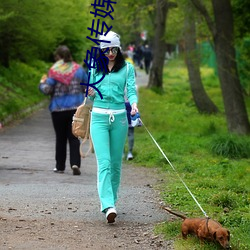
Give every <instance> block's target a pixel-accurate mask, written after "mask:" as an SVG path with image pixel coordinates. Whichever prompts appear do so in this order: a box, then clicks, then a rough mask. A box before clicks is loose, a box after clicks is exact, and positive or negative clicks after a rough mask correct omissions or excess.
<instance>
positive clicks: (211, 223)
mask: <svg viewBox="0 0 250 250" xmlns="http://www.w3.org/2000/svg"><path fill="white" fill-rule="evenodd" d="M163 209H165V210H166V211H168V212H169V213H171V214H173V215H175V216H178V217H180V218H182V219H183V222H182V225H181V233H182V237H183V239H187V235H188V234H193V235H196V236H197V237H198V238H199V239H200V241H201V242H202V241H204V240H208V241H215V242H218V243H219V244H220V245H221V246H222V247H223V249H231V247H230V244H229V241H230V232H229V230H227V229H226V228H224V227H222V225H221V224H220V223H219V222H217V221H215V220H212V219H210V218H187V217H186V216H185V215H182V214H179V213H177V212H173V211H172V210H171V209H169V208H166V207H163Z"/></svg>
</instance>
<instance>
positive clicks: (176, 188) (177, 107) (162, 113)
mask: <svg viewBox="0 0 250 250" xmlns="http://www.w3.org/2000/svg"><path fill="white" fill-rule="evenodd" d="M201 74H202V78H203V84H204V85H205V89H206V91H207V93H208V94H209V96H210V98H211V99H212V101H213V102H214V103H215V104H216V105H217V106H218V108H219V110H220V113H219V114H217V115H202V114H199V113H198V112H197V109H196V107H195V105H194V102H193V100H192V94H191V91H190V88H189V83H188V76H187V71H186V67H185V65H184V64H183V61H181V60H173V61H170V62H169V63H168V64H167V65H166V67H165V69H164V93H161V94H159V93H157V92H154V91H152V90H149V89H146V88H141V89H140V90H139V96H140V103H139V109H140V113H141V117H142V121H143V122H144V124H145V126H146V127H147V128H148V130H149V131H150V133H152V135H153V137H154V138H155V140H156V141H157V143H158V144H159V145H160V147H161V149H162V150H163V152H164V153H165V155H166V156H167V158H168V159H169V161H170V162H171V163H172V166H173V168H174V169H173V168H172V167H171V166H170V164H169V163H168V162H167V160H166V159H165V158H164V156H163V155H162V154H161V152H160V151H159V149H158V148H157V146H156V145H155V144H154V142H153V140H152V139H151V137H150V136H149V135H148V133H147V131H146V130H145V128H144V127H140V128H136V130H135V149H134V155H135V158H134V160H133V163H134V164H135V165H138V166H147V167H156V168H158V169H159V171H160V173H161V175H162V180H163V181H162V184H159V186H157V188H158V189H159V190H160V193H161V197H162V200H163V201H164V203H165V204H166V205H168V206H170V207H171V208H172V209H173V210H175V211H181V212H183V213H185V214H186V215H187V216H188V217H203V216H204V215H203V213H202V211H201V210H200V208H199V207H198V206H197V204H196V203H195V201H194V200H193V198H192V197H191V195H190V194H189V193H188V191H187V189H186V188H185V186H184V185H183V183H182V182H181V179H182V180H183V181H184V182H185V183H186V185H187V186H188V188H189V189H190V190H191V192H192V193H193V194H194V196H195V198H196V199H197V200H198V202H199V203H200V205H201V207H202V208H203V209H204V210H205V212H206V213H207V215H208V216H209V217H211V218H212V219H214V220H217V221H219V222H220V223H221V224H222V225H223V226H224V227H226V228H228V229H229V230H230V232H231V245H232V249H250V236H249V235H250V213H249V203H250V197H249V188H250V185H249V184H250V176H249V172H250V137H249V136H248V137H243V136H242V137H240V136H236V135H230V134H228V132H227V125H226V118H225V115H224V108H223V103H222V96H221V90H220V87H219V82H218V79H217V77H216V76H215V75H214V73H213V70H212V69H209V68H206V67H203V68H202V69H201ZM247 107H248V113H249V114H250V100H249V97H248V100H247ZM180 225H181V219H179V218H177V219H176V220H174V221H173V222H167V223H162V224H160V225H157V227H156V229H155V230H156V232H157V233H161V234H164V236H165V237H166V238H167V239H175V248H176V249H178V250H181V249H204V250H206V249H217V248H218V246H216V245H215V244H212V243H211V244H205V245H204V246H201V245H200V243H199V241H198V240H197V239H196V238H194V237H190V238H191V239H190V240H188V241H187V242H186V241H185V242H184V240H182V239H181V238H179V235H180ZM218 249H219V248H218Z"/></svg>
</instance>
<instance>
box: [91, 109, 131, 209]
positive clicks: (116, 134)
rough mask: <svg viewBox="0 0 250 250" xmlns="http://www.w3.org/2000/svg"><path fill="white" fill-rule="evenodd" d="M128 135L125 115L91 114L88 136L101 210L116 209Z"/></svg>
mask: <svg viewBox="0 0 250 250" xmlns="http://www.w3.org/2000/svg"><path fill="white" fill-rule="evenodd" d="M127 132H128V120H127V115H126V112H124V113H119V114H114V121H111V120H110V116H109V114H100V113H95V112H92V114H91V125H90V134H91V138H92V141H93V145H94V150H95V155H96V160H97V189H98V194H99V198H100V202H101V211H103V212H104V210H105V209H106V208H109V207H115V204H116V201H117V198H118V189H119V186H120V179H121V167H122V155H123V148H124V145H125V141H126V137H127Z"/></svg>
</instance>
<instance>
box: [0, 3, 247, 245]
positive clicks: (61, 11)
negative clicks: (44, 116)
mask: <svg viewBox="0 0 250 250" xmlns="http://www.w3.org/2000/svg"><path fill="white" fill-rule="evenodd" d="M94 2H95V1H90V0H89V1H86V0H80V1H71V2H65V1H62V0H59V1H46V0H37V1H36V4H35V8H34V2H33V1H31V0H25V1H15V0H8V1H7V0H2V1H1V3H0V12H1V16H0V123H1V126H7V125H8V124H10V123H11V122H13V121H15V120H17V119H20V118H22V116H25V115H27V114H28V113H29V112H32V111H35V110H36V109H37V108H38V107H40V106H41V105H47V102H48V98H46V97H44V96H43V95H41V93H39V91H38V83H39V80H40V78H41V76H42V75H43V74H44V73H46V72H47V71H48V69H49V67H50V66H51V64H52V63H53V51H54V50H55V48H56V47H57V46H58V45H60V44H65V45H67V46H68V47H69V48H70V49H71V51H72V54H73V57H74V59H75V60H76V61H77V62H79V63H81V64H82V63H83V60H84V59H85V58H86V53H87V50H89V49H90V48H91V47H92V46H93V42H92V41H90V40H89V39H87V38H86V37H87V36H90V31H89V30H88V29H87V28H88V27H91V25H92V21H93V19H94V15H93V14H91V13H90V12H92V11H93V6H91V4H93V3H94ZM113 7H114V11H113V12H112V13H111V15H112V16H113V17H114V20H112V19H111V18H110V17H109V16H107V17H105V18H101V19H102V20H105V22H107V24H108V25H109V26H110V25H112V26H113V28H112V30H113V31H116V32H117V33H119V34H120V35H121V40H122V47H123V49H124V50H126V48H127V46H128V45H130V44H135V45H139V44H149V45H150V47H151V48H152V51H153V55H154V59H153V62H152V67H151V71H150V74H149V82H148V83H146V84H145V85H147V88H141V89H140V90H139V96H140V103H139V108H140V112H141V116H142V120H143V122H144V124H145V125H146V126H147V128H148V129H149V130H150V131H151V132H152V134H153V135H154V137H155V138H156V140H157V142H158V143H159V144H160V146H161V148H162V149H163V151H164V152H165V153H166V154H167V156H168V157H169V159H170V160H171V162H172V163H173V164H174V166H175V167H176V169H177V171H178V173H179V174H180V175H181V177H182V178H183V179H184V180H185V182H186V183H187V185H188V186H189V187H190V189H191V190H192V191H193V192H194V193H195V196H196V197H197V199H198V200H199V202H200V203H201V204H202V206H204V209H205V211H206V212H207V213H208V214H209V215H210V216H211V217H212V218H214V219H216V220H218V221H219V222H221V223H222V224H223V225H224V226H225V227H227V228H229V229H230V231H231V234H232V235H231V242H232V247H233V249H249V246H250V245H249V244H250V243H249V242H250V239H249V232H250V215H249V170H250V161H249V158H250V146H249V145H250V139H249V132H250V131H249V128H250V127H249V112H250V100H249V99H250V98H249V95H250V82H249V74H250V71H249V60H250V53H249V51H250V35H249V27H250V24H249V20H250V18H249V13H247V11H245V10H246V9H249V7H250V6H249V2H248V1H246V0H232V1H229V0H222V1H219V2H218V1H216V0H212V1H209V0H206V1H199V0H190V1H188V0H178V1H167V0H157V1H156V0H141V1H138V2H135V1H132V0H127V1H117V3H116V4H113ZM220 11H221V13H222V12H223V14H221V16H222V18H223V17H224V18H225V17H227V18H228V19H225V20H226V21H227V22H224V23H223V20H220V19H219V18H218V14H217V13H219V12H220ZM225 13H226V14H225ZM224 15H226V16H224ZM230 17H231V19H230ZM98 18H99V17H98ZM96 19H97V18H96ZM223 25H224V26H223ZM223 32H225V33H223ZM220 35H223V36H224V35H225V37H226V39H225V37H224V40H223V41H224V43H225V48H227V47H228V46H229V47H230V50H229V52H230V55H226V56H228V57H226V58H229V59H228V61H231V60H232V61H233V62H235V65H237V67H236V68H223V71H224V72H226V73H227V74H228V75H227V76H228V78H227V80H228V82H226V83H225V82H224V83H223V80H224V78H223V76H222V75H221V74H220V70H221V67H220V66H221V62H222V60H220V58H221V57H223V51H222V49H221V48H223V46H219V45H218V44H217V45H216V43H217V42H218V40H219V39H217V38H218V36H220ZM142 38H143V39H142ZM227 38H228V39H227ZM227 42H228V43H229V45H227ZM232 48H233V49H234V50H235V51H233V52H232ZM220 52H221V53H220ZM227 52H228V51H226V52H225V53H227ZM231 53H232V54H231ZM232 55H234V57H232ZM218 60H219V64H218ZM224 61H225V60H224ZM226 61H227V60H226ZM218 65H219V66H218ZM232 65H234V64H233V63H232V64H229V65H228V66H232ZM192 66H193V67H192ZM137 70H138V71H140V70H141V69H139V68H137ZM156 76H157V77H156ZM232 79H233V80H232ZM197 82H199V85H196V84H197ZM231 83H232V84H231ZM239 90H240V91H239ZM235 93H236V95H237V96H235ZM200 97H202V98H200ZM203 97H204V98H203ZM234 98H235V99H236V100H234ZM228 100H229V101H228ZM230 100H231V102H230ZM235 103H236V104H237V103H240V104H239V110H238V112H237V109H236V110H233V109H234V108H235V107H234V105H235ZM230 105H232V106H230ZM236 106H237V105H236ZM231 110H233V111H234V112H231ZM238 114H240V116H238ZM239 121H240V122H239ZM237 124H240V125H242V126H240V127H238V126H237ZM133 164H135V165H138V167H139V166H147V167H154V168H159V171H162V176H163V177H166V178H163V180H164V181H163V183H162V184H161V185H160V186H159V189H160V191H161V195H162V199H163V201H164V203H165V204H167V205H169V206H171V207H172V209H174V210H179V211H182V212H185V213H186V214H187V215H188V216H202V214H201V211H200V210H199V209H198V207H197V206H196V204H195V203H194V201H193V200H192V199H191V197H190V196H189V194H188V193H187V191H186V189H185V188H184V187H183V185H182V183H181V182H180V180H179V179H178V177H177V175H176V173H175V172H174V171H173V169H171V167H170V166H169V164H168V163H167V161H166V159H165V158H164V157H163V156H162V155H161V154H160V152H159V151H158V149H157V148H156V147H155V145H154V144H153V142H152V140H151V139H150V137H149V136H148V134H147V132H146V131H145V129H143V128H140V129H139V128H138V129H136V143H135V159H134V161H133ZM179 225H180V221H179V220H177V221H174V222H173V223H166V224H161V225H157V226H156V233H163V234H164V235H165V237H166V238H168V239H169V238H172V239H175V245H176V249H191V246H192V245H197V248H199V242H198V241H197V240H196V239H193V241H191V242H190V241H189V243H188V244H187V243H184V242H183V241H182V240H180V239H179V238H178V237H177V235H178V233H179ZM204 249H217V248H215V246H214V245H213V244H208V245H205V246H204Z"/></svg>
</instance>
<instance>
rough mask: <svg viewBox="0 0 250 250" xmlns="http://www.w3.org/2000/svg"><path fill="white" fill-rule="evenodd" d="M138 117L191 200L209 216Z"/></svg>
mask: <svg viewBox="0 0 250 250" xmlns="http://www.w3.org/2000/svg"><path fill="white" fill-rule="evenodd" d="M139 119H140V121H141V123H142V125H143V126H144V127H145V129H146V131H147V132H148V134H149V136H150V137H151V139H152V140H153V142H154V143H155V145H156V146H157V147H158V149H159V150H160V152H161V153H162V155H163V156H164V157H165V159H166V160H167V162H168V163H169V165H170V166H171V167H172V169H173V170H174V171H175V173H176V174H177V176H178V177H179V179H180V181H181V182H182V184H183V185H184V186H185V188H186V189H187V191H188V192H189V194H190V195H191V197H192V198H193V200H194V201H195V202H196V204H197V205H198V207H199V208H200V210H201V211H202V213H203V214H204V215H205V217H207V218H209V216H208V215H207V214H206V212H205V211H204V210H203V208H202V207H201V205H200V204H199V202H198V201H197V200H196V198H195V197H194V195H193V194H192V192H191V191H190V189H189V188H188V186H187V185H186V183H185V182H184V181H183V180H182V178H181V177H180V175H179V174H178V172H177V170H176V169H175V167H174V166H173V164H172V163H171V162H170V160H169V159H168V157H167V156H166V155H165V153H164V152H163V150H162V149H161V147H160V146H159V144H158V143H157V141H156V140H155V139H154V137H153V136H152V134H151V133H150V132H149V130H148V128H147V127H146V126H145V124H144V123H143V121H142V120H141V118H139Z"/></svg>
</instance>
